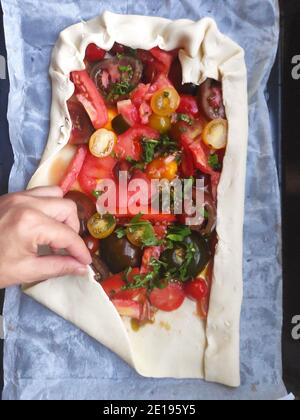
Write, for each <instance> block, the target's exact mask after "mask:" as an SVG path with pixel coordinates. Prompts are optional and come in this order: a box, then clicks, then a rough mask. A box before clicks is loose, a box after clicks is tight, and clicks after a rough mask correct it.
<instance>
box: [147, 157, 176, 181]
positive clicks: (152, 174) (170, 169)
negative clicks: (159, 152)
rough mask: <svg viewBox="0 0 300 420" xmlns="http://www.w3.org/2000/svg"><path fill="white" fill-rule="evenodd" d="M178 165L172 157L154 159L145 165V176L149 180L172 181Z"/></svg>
mask: <svg viewBox="0 0 300 420" xmlns="http://www.w3.org/2000/svg"><path fill="white" fill-rule="evenodd" d="M177 171H178V164H177V162H176V160H175V159H174V158H173V156H168V157H166V158H165V157H160V158H157V159H154V160H153V161H152V162H151V163H149V164H148V165H147V168H146V174H147V176H148V177H149V178H151V179H167V180H169V181H172V180H173V179H174V178H176V176H177Z"/></svg>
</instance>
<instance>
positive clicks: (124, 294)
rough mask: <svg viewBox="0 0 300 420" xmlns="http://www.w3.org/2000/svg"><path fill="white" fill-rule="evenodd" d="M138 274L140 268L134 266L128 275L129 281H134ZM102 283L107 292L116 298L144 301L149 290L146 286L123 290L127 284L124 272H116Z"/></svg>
mask: <svg viewBox="0 0 300 420" xmlns="http://www.w3.org/2000/svg"><path fill="white" fill-rule="evenodd" d="M138 274H140V270H139V269H138V268H133V269H132V271H131V272H130V273H129V274H128V276H127V280H128V282H129V283H132V282H133V281H134V277H135V276H137V275H138ZM101 285H102V287H103V289H104V291H105V293H106V294H107V295H108V296H109V297H113V298H114V299H120V300H134V301H136V302H140V303H143V302H144V301H145V300H146V298H147V290H146V289H145V288H144V287H140V288H138V289H128V290H122V288H123V287H124V286H125V285H126V282H125V279H124V273H120V274H116V275H115V276H113V277H111V278H109V279H106V280H104V281H103V282H102V283H101Z"/></svg>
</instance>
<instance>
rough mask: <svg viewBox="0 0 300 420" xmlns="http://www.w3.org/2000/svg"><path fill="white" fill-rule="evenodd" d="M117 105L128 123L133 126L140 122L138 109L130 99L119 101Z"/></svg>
mask: <svg viewBox="0 0 300 420" xmlns="http://www.w3.org/2000/svg"><path fill="white" fill-rule="evenodd" d="M117 106H118V112H119V114H121V115H122V117H123V118H124V120H125V121H126V122H127V124H128V125H130V126H131V127H133V126H134V125H136V124H138V123H139V122H140V118H139V113H138V110H137V108H136V107H135V105H134V104H133V103H132V101H131V100H130V99H127V100H124V101H119V102H118V104H117Z"/></svg>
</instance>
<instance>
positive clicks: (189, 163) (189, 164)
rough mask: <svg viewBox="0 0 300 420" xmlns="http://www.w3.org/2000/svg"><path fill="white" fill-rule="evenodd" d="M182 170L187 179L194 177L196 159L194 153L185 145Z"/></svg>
mask: <svg viewBox="0 0 300 420" xmlns="http://www.w3.org/2000/svg"><path fill="white" fill-rule="evenodd" d="M180 170H181V172H182V175H183V176H184V177H186V178H189V177H191V176H193V175H194V173H195V166H194V158H193V155H192V152H191V151H190V150H189V149H188V148H187V147H186V146H185V145H183V154H182V161H181V166H180Z"/></svg>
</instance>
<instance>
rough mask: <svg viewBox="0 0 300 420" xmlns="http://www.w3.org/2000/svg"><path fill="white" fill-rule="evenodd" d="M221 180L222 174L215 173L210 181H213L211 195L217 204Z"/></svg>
mask: <svg viewBox="0 0 300 420" xmlns="http://www.w3.org/2000/svg"><path fill="white" fill-rule="evenodd" d="M220 179H221V173H220V172H215V171H213V173H212V174H211V177H210V180H211V194H212V197H213V200H214V201H215V202H216V200H217V194H218V186H219V183H220Z"/></svg>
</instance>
